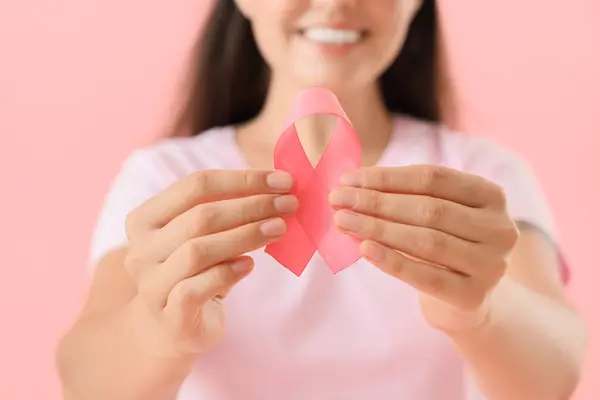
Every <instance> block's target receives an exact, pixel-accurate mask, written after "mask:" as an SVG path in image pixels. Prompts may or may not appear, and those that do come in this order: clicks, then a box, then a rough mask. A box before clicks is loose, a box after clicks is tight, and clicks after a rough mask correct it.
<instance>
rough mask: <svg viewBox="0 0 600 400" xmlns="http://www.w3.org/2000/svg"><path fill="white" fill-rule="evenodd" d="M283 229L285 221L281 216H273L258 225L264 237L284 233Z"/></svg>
mask: <svg viewBox="0 0 600 400" xmlns="http://www.w3.org/2000/svg"><path fill="white" fill-rule="evenodd" d="M285 229H286V226H285V221H284V220H283V219H281V218H274V219H272V220H269V221H267V222H265V223H263V224H262V225H261V226H260V231H261V232H262V234H263V235H265V236H266V237H276V236H281V235H283V234H284V233H285Z"/></svg>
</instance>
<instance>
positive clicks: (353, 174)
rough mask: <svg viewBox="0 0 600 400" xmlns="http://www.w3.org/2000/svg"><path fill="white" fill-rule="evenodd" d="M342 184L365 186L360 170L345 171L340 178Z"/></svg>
mask: <svg viewBox="0 0 600 400" xmlns="http://www.w3.org/2000/svg"><path fill="white" fill-rule="evenodd" d="M340 185H342V186H356V187H361V186H363V177H362V174H361V173H360V171H349V172H346V173H344V174H343V175H342V176H341V178H340Z"/></svg>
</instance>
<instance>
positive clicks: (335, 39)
mask: <svg viewBox="0 0 600 400" xmlns="http://www.w3.org/2000/svg"><path fill="white" fill-rule="evenodd" d="M304 36H305V37H306V38H307V39H309V40H312V41H313V42H317V43H327V44H348V43H356V42H358V40H359V39H360V36H361V35H360V32H358V31H353V30H348V29H330V28H309V29H306V30H305V31H304Z"/></svg>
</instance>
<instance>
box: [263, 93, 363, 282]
mask: <svg viewBox="0 0 600 400" xmlns="http://www.w3.org/2000/svg"><path fill="white" fill-rule="evenodd" d="M315 114H330V115H334V116H336V117H338V118H337V123H336V125H335V128H334V130H333V134H332V136H331V139H330V141H329V143H328V144H327V147H326V148H325V151H324V152H323V155H322V157H321V159H320V160H319V162H318V163H317V166H316V167H315V168H313V166H312V164H311V163H310V161H309V159H308V157H307V156H306V153H305V152H304V149H303V148H302V144H301V143H300V139H299V138H298V131H297V130H296V127H295V125H294V124H295V123H296V122H297V121H298V120H300V119H302V118H305V117H308V116H310V115H315ZM274 163H275V168H276V169H279V170H282V171H286V172H288V173H289V174H290V175H291V176H292V178H293V180H294V186H293V187H292V191H291V193H292V194H294V195H295V196H297V197H298V201H299V203H300V207H299V209H298V211H297V213H296V214H295V215H294V216H293V217H291V218H287V219H286V222H287V231H286V233H285V235H284V236H283V237H282V238H281V239H280V240H278V241H277V242H275V243H272V244H270V245H268V246H267V247H266V249H265V251H266V252H267V253H268V254H270V255H271V256H272V257H273V258H275V260H277V262H279V263H280V264H281V265H283V266H284V267H286V268H287V269H289V270H290V271H291V272H293V273H294V274H295V275H296V276H300V275H301V274H302V272H303V271H304V269H305V268H306V266H307V264H308V262H309V261H310V259H311V258H312V256H313V254H314V253H315V251H317V250H318V252H319V253H320V254H321V256H322V257H323V260H325V262H326V263H327V265H328V266H329V268H330V269H331V271H332V272H333V273H334V274H335V273H338V272H340V271H342V270H343V269H345V268H348V267H349V266H350V265H352V264H353V263H355V262H356V261H357V260H358V259H360V257H361V256H360V254H359V244H360V242H359V241H358V240H357V239H355V238H353V237H351V236H349V235H347V234H344V233H342V232H340V231H339V230H337V229H336V228H335V226H334V223H333V215H334V210H333V208H332V207H331V205H330V204H329V201H328V197H329V193H330V192H331V190H332V189H334V188H335V187H336V186H337V185H338V183H339V179H340V177H341V175H342V174H343V173H344V172H346V171H348V170H352V169H356V168H359V167H360V166H361V163H362V149H361V145H360V141H359V139H358V135H357V134H356V131H355V130H354V128H353V126H352V124H351V123H350V120H349V119H348V116H347V115H346V113H345V112H344V110H343V109H342V106H341V105H340V103H339V101H338V99H337V97H336V96H335V95H334V94H333V93H332V92H331V91H329V90H328V89H325V88H322V87H313V88H309V89H306V90H303V91H301V92H300V93H299V94H298V96H297V97H296V100H295V102H294V105H293V106H292V111H291V115H290V117H289V118H288V120H287V121H286V123H285V127H284V130H283V132H282V134H281V136H280V138H279V140H278V141H277V144H276V145H275V154H274Z"/></svg>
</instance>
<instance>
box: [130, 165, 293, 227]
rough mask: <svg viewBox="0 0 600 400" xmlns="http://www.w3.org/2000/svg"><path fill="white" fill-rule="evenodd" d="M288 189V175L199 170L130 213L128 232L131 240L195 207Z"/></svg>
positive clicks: (278, 172) (251, 171) (289, 181)
mask: <svg viewBox="0 0 600 400" xmlns="http://www.w3.org/2000/svg"><path fill="white" fill-rule="evenodd" d="M291 187H292V178H291V176H290V175H289V174H287V173H285V172H281V171H276V172H273V171H259V170H239V171H238V170H236V171H229V170H204V171H199V172H196V173H193V174H191V175H188V176H187V177H185V178H183V179H181V180H179V181H177V182H175V183H174V184H172V185H171V186H169V187H168V188H167V189H165V190H164V191H163V192H161V193H160V194H158V195H157V196H154V197H152V198H150V199H148V200H147V201H146V202H144V203H143V204H142V205H141V206H139V207H138V208H137V209H136V210H135V211H133V212H132V213H131V214H130V215H129V216H128V218H127V233H128V235H129V236H130V237H131V236H135V235H136V234H139V233H143V232H146V231H148V230H152V229H159V228H162V227H163V226H165V225H166V224H167V223H168V222H169V221H171V220H172V219H173V218H175V217H176V216H178V215H179V214H182V213H184V212H185V211H187V210H189V209H191V208H192V207H194V206H196V205H198V204H202V203H208V202H212V201H215V200H224V199H231V198H235V197H244V196H251V195H255V194H263V193H286V192H288V191H289V190H290V189H291Z"/></svg>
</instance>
